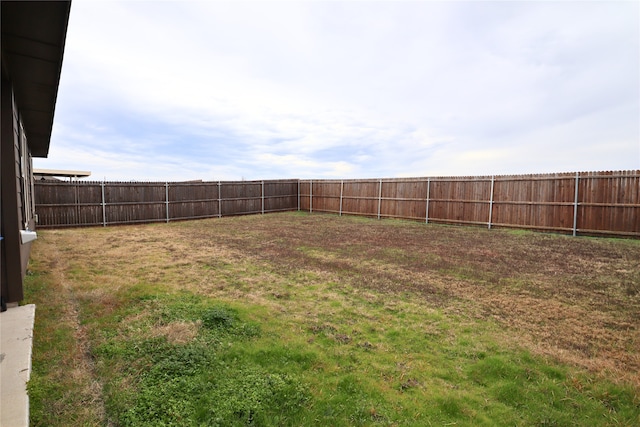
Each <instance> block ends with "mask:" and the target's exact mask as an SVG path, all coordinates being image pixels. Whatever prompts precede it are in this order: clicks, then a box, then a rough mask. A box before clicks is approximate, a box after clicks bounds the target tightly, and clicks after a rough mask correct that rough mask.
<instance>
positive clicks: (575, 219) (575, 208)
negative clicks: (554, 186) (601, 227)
mask: <svg viewBox="0 0 640 427" xmlns="http://www.w3.org/2000/svg"><path fill="white" fill-rule="evenodd" d="M579 182H580V172H576V184H575V185H576V189H575V196H574V198H573V236H574V237H575V236H576V234H577V231H578V184H579Z"/></svg>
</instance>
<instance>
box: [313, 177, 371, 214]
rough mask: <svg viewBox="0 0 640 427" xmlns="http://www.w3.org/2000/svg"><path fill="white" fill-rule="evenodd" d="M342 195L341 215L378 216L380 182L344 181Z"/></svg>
mask: <svg viewBox="0 0 640 427" xmlns="http://www.w3.org/2000/svg"><path fill="white" fill-rule="evenodd" d="M342 193H343V197H342V213H343V214H349V215H365V216H376V217H377V216H378V199H379V195H380V180H362V181H357V180H345V181H344V186H343V190H342ZM314 202H315V200H314Z"/></svg>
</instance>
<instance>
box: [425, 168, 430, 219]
mask: <svg viewBox="0 0 640 427" xmlns="http://www.w3.org/2000/svg"><path fill="white" fill-rule="evenodd" d="M430 191H431V178H427V209H426V210H427V212H426V213H425V218H424V222H425V224H429V192H430Z"/></svg>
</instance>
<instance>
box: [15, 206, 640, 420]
mask: <svg viewBox="0 0 640 427" xmlns="http://www.w3.org/2000/svg"><path fill="white" fill-rule="evenodd" d="M26 293H27V295H26V300H25V303H35V304H37V310H36V325H35V331H34V355H33V373H32V376H31V381H30V383H29V394H30V399H31V402H30V403H31V423H32V424H33V425H38V426H68V425H86V426H164V425H176V426H210V425H211V426H212V425H220V426H227V425H238V426H241V425H256V426H259V425H260V426H263V425H267V426H269V425H292V426H303V425H305V426H306V425H327V426H335V425H398V426H401V425H402V426H404V425H415V426H422V425H424V426H429V425H434V426H436V425H440V426H442V425H456V426H465V425H466V426H478V425H480V426H482V425H485V426H494V425H505V426H507V425H509V426H512V425H532V426H533V425H536V426H543V425H544V426H546V425H549V426H551V425H554V426H555V425H588V426H598V425H603V426H604V425H626V426H636V425H640V329H639V320H638V319H640V240H630V239H606V238H588V237H578V238H576V237H570V236H564V235H555V234H544V233H533V232H529V231H514V230H500V229H497V230H496V229H494V230H490V231H489V230H486V229H484V228H479V227H459V226H445V225H433V224H428V225H425V224H422V223H418V222H410V221H400V220H375V219H369V218H363V217H346V216H342V217H341V216H338V215H325V214H308V213H300V212H287V213H278V214H268V215H253V216H237V217H226V218H221V219H209V220H199V221H185V222H172V223H169V224H162V223H160V224H150V225H139V226H122V227H106V228H102V227H94V228H80V229H59V230H58V229H52V230H39V231H38V240H37V241H36V242H35V244H34V246H33V250H32V257H31V262H30V265H29V272H28V277H27V288H26Z"/></svg>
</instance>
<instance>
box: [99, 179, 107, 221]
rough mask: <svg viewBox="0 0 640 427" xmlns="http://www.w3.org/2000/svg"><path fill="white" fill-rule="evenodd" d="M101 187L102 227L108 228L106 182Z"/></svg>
mask: <svg viewBox="0 0 640 427" xmlns="http://www.w3.org/2000/svg"><path fill="white" fill-rule="evenodd" d="M100 187H101V188H102V226H103V227H106V226H107V213H106V205H105V198H104V181H102V185H100Z"/></svg>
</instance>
